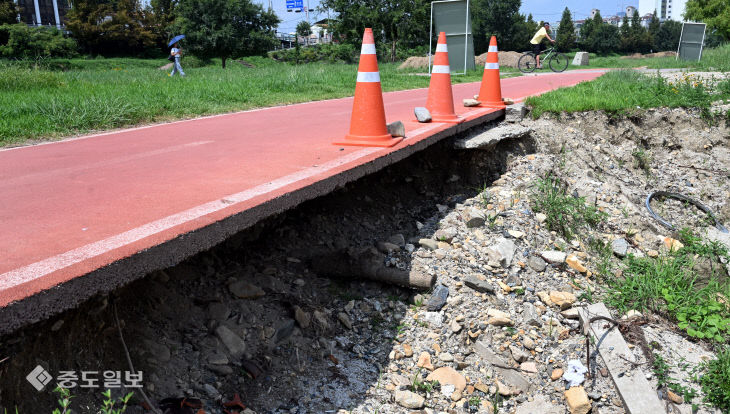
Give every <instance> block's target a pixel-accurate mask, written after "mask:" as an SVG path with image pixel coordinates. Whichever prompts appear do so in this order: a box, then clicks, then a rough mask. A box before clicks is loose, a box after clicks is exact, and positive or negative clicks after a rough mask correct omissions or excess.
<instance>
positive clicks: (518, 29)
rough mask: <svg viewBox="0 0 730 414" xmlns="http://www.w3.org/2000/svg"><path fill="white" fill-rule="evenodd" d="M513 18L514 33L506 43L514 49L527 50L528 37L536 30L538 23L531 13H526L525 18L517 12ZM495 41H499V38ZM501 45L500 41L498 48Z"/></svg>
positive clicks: (530, 37) (528, 44) (528, 45)
mask: <svg viewBox="0 0 730 414" xmlns="http://www.w3.org/2000/svg"><path fill="white" fill-rule="evenodd" d="M515 20H516V22H515V31H514V34H513V35H512V39H510V41H509V42H507V43H506V44H507V45H511V46H512V47H511V49H512V50H515V51H520V50H527V49H529V47H530V39H532V36H534V35H535V32H537V29H538V28H539V24H538V23H537V22H536V21H535V20H534V19H533V18H532V14H529V15H527V19H525V17H524V16H523V15H521V14H518V15H517V16H516V17H515ZM497 41H498V42H499V39H497ZM503 47H504V46H502V44H501V43H500V44H499V48H500V49H502V48H503ZM504 50H509V49H504Z"/></svg>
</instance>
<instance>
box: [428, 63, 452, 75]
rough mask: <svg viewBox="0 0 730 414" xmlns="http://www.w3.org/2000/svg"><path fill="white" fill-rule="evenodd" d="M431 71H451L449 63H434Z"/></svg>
mask: <svg viewBox="0 0 730 414" xmlns="http://www.w3.org/2000/svg"><path fill="white" fill-rule="evenodd" d="M431 73H451V69H450V68H449V65H433V70H431Z"/></svg>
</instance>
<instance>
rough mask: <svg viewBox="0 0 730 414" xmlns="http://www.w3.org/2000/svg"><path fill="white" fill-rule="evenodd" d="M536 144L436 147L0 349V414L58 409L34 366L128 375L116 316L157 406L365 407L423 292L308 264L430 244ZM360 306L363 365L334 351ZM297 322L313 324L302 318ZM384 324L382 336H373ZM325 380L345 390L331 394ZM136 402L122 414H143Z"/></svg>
mask: <svg viewBox="0 0 730 414" xmlns="http://www.w3.org/2000/svg"><path fill="white" fill-rule="evenodd" d="M483 128H484V127H477V128H475V129H473V130H472V131H468V132H467V133H476V132H478V131H479V130H481V129H483ZM460 137H461V136H460ZM456 138H458V137H456ZM534 145H535V144H534V142H533V141H531V140H529V139H528V140H522V141H520V142H505V143H503V144H501V145H500V146H499V147H498V148H497V149H496V151H495V152H494V153H491V154H489V156H486V154H475V153H470V152H465V151H457V150H454V149H453V148H452V146H453V144H452V141H451V140H449V141H447V142H442V143H440V144H437V145H434V146H432V147H431V148H429V149H427V150H425V151H423V152H421V153H419V154H417V155H416V156H413V157H410V158H409V159H406V160H404V161H401V162H399V163H397V164H396V165H393V166H391V167H389V168H387V169H385V170H383V171H381V172H379V173H377V174H374V175H371V176H368V177H365V178H363V179H361V180H359V181H357V182H355V183H352V184H349V185H347V186H346V187H344V188H342V189H340V190H338V191H336V192H335V193H333V194H330V195H328V196H325V197H321V198H319V199H315V200H312V201H309V202H307V203H304V204H303V205H301V206H299V207H297V208H296V209H293V210H291V211H288V212H286V213H284V214H281V215H278V216H276V217H272V218H270V219H267V220H265V221H264V222H262V223H259V224H257V225H256V226H254V227H253V228H251V229H249V230H246V231H243V232H241V233H239V234H238V235H236V236H234V237H232V238H230V239H229V240H227V241H226V242H224V243H222V244H221V245H219V246H217V247H215V248H213V249H210V250H209V251H207V252H204V253H201V254H198V255H196V256H194V257H192V258H190V259H188V260H186V261H185V262H183V263H181V264H180V265H178V266H176V267H174V268H170V269H166V270H164V271H160V272H155V273H154V274H150V275H148V276H146V277H145V278H143V279H141V280H139V281H136V282H134V283H131V284H130V285H128V286H126V287H123V288H121V289H118V290H117V291H115V292H113V293H112V294H110V295H108V296H103V297H96V298H92V299H91V300H89V301H87V302H86V303H84V304H83V305H82V306H80V307H79V308H78V309H74V310H71V311H68V312H64V313H63V314H61V315H58V316H56V317H54V318H52V319H50V320H47V321H44V322H41V323H38V324H35V325H32V326H29V327H26V328H24V329H21V330H19V331H17V332H14V333H13V334H11V335H7V336H5V337H3V338H0V350H1V352H0V354H2V355H3V357H4V356H8V357H9V359H8V360H7V361H4V362H3V363H1V364H0V412H4V411H3V410H4V409H7V410H8V412H14V410H15V408H16V407H17V408H18V410H19V412H20V413H26V412H28V413H41V412H49V413H50V412H51V410H52V408H55V407H56V399H57V396H56V395H54V394H53V393H52V392H50V389H51V386H52V385H53V384H54V383H55V381H54V382H52V383H51V384H50V385H48V386H47V387H46V388H45V389H44V390H43V391H41V392H38V391H36V390H35V389H34V388H33V387H32V386H31V385H30V384H29V383H28V381H26V380H25V376H26V375H27V374H28V373H29V372H30V371H31V370H32V369H33V368H34V367H36V366H37V365H40V366H41V367H43V368H44V369H46V370H47V371H48V372H49V373H51V375H53V376H54V377H57V375H55V374H57V373H59V372H61V371H76V372H78V373H80V372H81V371H97V372H98V374H97V376H96V378H98V379H99V381H98V382H99V384H102V383H103V377H102V372H103V371H108V370H111V371H122V372H124V371H128V370H129V368H128V365H127V362H126V358H125V356H124V350H123V347H122V345H121V342H120V339H119V336H118V331H117V327H116V326H117V325H116V322H115V318H114V307H115V306H116V308H117V311H118V315H119V319H120V320H121V326H122V328H123V335H124V339H125V341H126V343H127V344H128V347H129V350H130V353H131V356H132V360H133V362H134V364H135V367H134V368H135V370H136V371H142V372H143V374H144V384H145V391H146V394H148V395H149V396H150V399H151V400H152V401H159V400H160V399H162V398H165V397H177V396H186V395H187V396H195V397H198V398H202V399H203V400H204V401H205V402H206V408H207V409H208V411H207V412H209V413H217V412H222V411H221V406H220V404H219V401H221V400H225V401H228V400H230V399H231V398H232V397H233V396H234V394H235V393H240V395H241V398H242V399H243V401H245V402H246V405H248V406H251V407H253V408H254V409H256V410H257V411H258V412H273V411H275V410H279V409H281V410H288V409H289V407H297V406H299V405H301V406H303V407H307V410H310V411H308V412H324V410H328V409H332V408H333V407H339V406H349V405H353V406H354V405H357V404H358V401H359V400H361V397H362V396H361V395H360V393H361V392H362V391H363V390H364V389H366V388H367V386H369V384H370V383H374V382H377V378H378V369H379V368H378V367H382V365H383V364H384V363H385V362H386V359H387V356H388V354H389V353H390V351H391V349H390V348H391V347H390V341H389V337H392V334H393V331H392V328H393V327H394V326H397V325H398V320H399V318H400V316H402V314H403V311H404V308H405V303H407V302H408V300H409V298H411V297H412V296H413V295H415V294H416V293H417V292H416V291H413V290H410V289H406V288H399V287H394V286H387V285H383V284H378V283H374V282H368V281H365V280H357V279H353V278H352V277H349V276H347V275H345V277H343V278H340V279H330V278H326V277H319V276H318V275H317V274H313V272H312V271H311V269H310V267H311V260H312V258H313V257H316V256H318V255H323V254H332V253H333V252H334V253H336V252H342V251H344V250H347V249H361V248H363V247H372V246H374V245H376V244H377V242H378V241H380V240H386V239H389V238H391V239H393V236H394V235H395V236H396V237H395V239H396V240H397V239H401V240H402V241H401V245H402V246H403V245H405V243H406V242H407V243H414V242H415V243H416V244H417V239H418V237H423V234H422V232H421V233H419V227H421V226H422V225H426V226H429V225H430V226H431V227H433V226H434V225H435V222H434V220H436V218H437V217H438V211H439V210H438V209H439V208H443V207H437V206H451V207H453V206H454V205H455V204H456V203H459V202H461V201H463V200H465V199H467V198H469V197H471V196H474V195H475V194H476V193H478V191H480V190H481V189H482V188H483V186H484V185H485V184H487V183H489V182H490V181H492V180H494V179H496V178H498V177H499V176H500V174H501V173H502V172H504V170H505V168H506V165H507V164H508V161H509V159H510V158H511V157H513V156H515V154H517V155H519V154H525V153H527V152H530V151H532V150H534ZM429 223H430V224H429ZM417 234H421V235H420V236H418V237H416V239H415V240H413V237H414V236H416V235H417ZM396 242H397V241H396ZM404 253H405V252H404ZM408 256H409V255H408V254H399V255H398V254H392V255H388V263H386V264H385V266H386V267H393V268H399V269H408V268H410V267H411V263H410V258H409V257H408ZM231 285H236V287H235V288H232V287H231ZM233 290H236V292H237V293H236V295H234V294H232V293H231V292H232V291H233ZM354 298H357V299H364V300H366V301H367V302H366V303H365V305H363V307H364V308H366V309H364V311H365V312H368V314H370V313H372V312H374V315H375V319H376V320H377V321H378V322H376V323H372V324H371V323H370V322H363V323H360V322H362V321H352V323H353V324H355V325H356V327H355V328H354V329H355V331H354V332H356V333H358V334H359V335H361V344H354V347H355V349H357V350H358V351H359V354H358V355H359V356H360V357H361V358H363V359H362V360H357V359H354V360H353V359H352V356H349V355H341V356H339V354H338V351H335V350H334V349H335V348H336V347H337V346H338V344H339V345H340V346H343V345H346V346H347V347H353V344H346V343H345V342H346V340H344V339H342V338H340V337H339V336H338V335H341V333H342V331H343V330H346V327H344V326H343V323H342V322H340V320H339V319H338V312H337V311H335V310H334V309H336V308H341V307H345V306H346V305H347V303H348V302H349V301H351V300H352V299H354ZM297 313H301V314H304V315H306V316H302V317H300V318H297V316H298V315H297ZM303 320H308V321H309V322H308V323H303V322H302V321H303ZM377 324H383V325H385V324H388V326H387V328H388V329H375V330H371V329H370V328H371V327H373V326H376V325H377ZM303 325H306V326H303ZM357 325H363V326H364V327H359V326H357ZM220 326H225V327H227V328H228V329H229V330H230V331H231V332H234V333H236V334H237V335H238V336H240V338H242V339H243V340H244V342H245V351H244V352H242V353H241V354H240V355H231V353H230V350H228V349H226V347H225V345H223V344H222V343H221V340H220V337H218V336H216V329H217V328H218V327H220ZM338 341H339V342H338ZM343 341H345V342H343ZM336 355H338V356H336ZM1 358H2V357H0V359H1ZM338 359H340V360H341V361H338V363H337V364H333V362H332V361H335V360H338ZM345 363H347V365H348V369H347V370H346V369H345V368H344V364H345ZM347 371H349V372H347ZM78 376H79V377H80V374H78ZM330 383H333V384H338V386H339V387H340V388H341V387H345V388H349V389H350V393H349V394H347V395H340V394H341V393H339V391H335V389H334V388H332V390H329V391H328V390H327V389H326V388H327V384H330ZM78 384H79V385H80V384H81V381H79V382H78ZM315 386H317V387H323V389H322V390H319V392H321V393H322V397H321V399H318V400H315V399H308V397H307V395H306V394H307V391H308V390H312V389H313V387H315ZM338 389H339V388H338ZM101 391H103V388H79V387H78V386H77V387H76V388H74V389H72V393H73V395H74V398H73V399H72V401H73V407H76V410H77V411H75V412H80V413H87V412H88V413H91V412H96V411H94V407H99V406H100V400H101V398H100V395H99V393H100V392H101ZM114 391H115V394H118V393H120V392H122V391H125V392H126V391H135V389H133V388H129V389H124V388H122V389H115V390H114ZM139 394H140V393H139V392H137V393H136V396H135V398H134V401H135V402H136V403H135V404H134V405H132V406H131V407H130V408H129V409H128V411H127V412H142V409H141V406H140V405H139V404H137V403H141V398H139ZM259 410H260V411H259ZM287 412H288V411H287Z"/></svg>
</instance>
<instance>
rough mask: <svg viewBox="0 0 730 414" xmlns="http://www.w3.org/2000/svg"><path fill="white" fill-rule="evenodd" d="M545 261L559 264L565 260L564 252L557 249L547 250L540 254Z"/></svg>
mask: <svg viewBox="0 0 730 414" xmlns="http://www.w3.org/2000/svg"><path fill="white" fill-rule="evenodd" d="M540 256H542V258H543V259H545V261H547V262H548V263H550V264H560V263H563V262H565V258H566V256H567V255H566V254H565V252H561V251H558V250H548V251H545V252H542V253H541V254H540Z"/></svg>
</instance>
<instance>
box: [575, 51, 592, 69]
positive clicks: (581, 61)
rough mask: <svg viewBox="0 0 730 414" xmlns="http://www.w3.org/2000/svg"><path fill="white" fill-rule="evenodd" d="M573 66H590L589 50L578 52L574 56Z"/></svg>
mask: <svg viewBox="0 0 730 414" xmlns="http://www.w3.org/2000/svg"><path fill="white" fill-rule="evenodd" d="M572 65H573V66H588V52H577V53H576V54H575V57H574V58H573V63H572Z"/></svg>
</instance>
